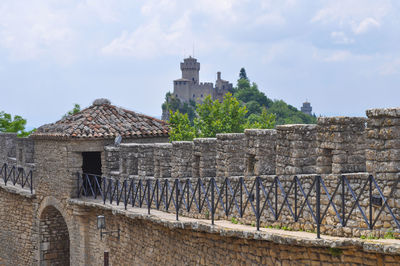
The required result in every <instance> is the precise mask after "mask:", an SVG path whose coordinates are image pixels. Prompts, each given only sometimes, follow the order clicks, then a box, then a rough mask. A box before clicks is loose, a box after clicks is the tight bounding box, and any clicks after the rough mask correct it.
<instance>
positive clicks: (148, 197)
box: [147, 179, 151, 215]
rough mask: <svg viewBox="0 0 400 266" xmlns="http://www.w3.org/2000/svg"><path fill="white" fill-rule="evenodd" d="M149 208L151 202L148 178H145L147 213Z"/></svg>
mask: <svg viewBox="0 0 400 266" xmlns="http://www.w3.org/2000/svg"><path fill="white" fill-rule="evenodd" d="M150 208H151V203H150V179H147V214H149V215H150Z"/></svg>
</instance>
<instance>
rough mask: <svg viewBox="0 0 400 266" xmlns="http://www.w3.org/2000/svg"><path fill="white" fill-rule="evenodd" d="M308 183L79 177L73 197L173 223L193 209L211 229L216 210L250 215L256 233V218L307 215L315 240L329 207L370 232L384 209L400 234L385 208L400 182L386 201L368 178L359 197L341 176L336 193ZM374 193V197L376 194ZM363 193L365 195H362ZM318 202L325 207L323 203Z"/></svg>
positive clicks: (343, 220) (341, 218)
mask: <svg viewBox="0 0 400 266" xmlns="http://www.w3.org/2000/svg"><path fill="white" fill-rule="evenodd" d="M310 178H311V180H309V181H310V182H309V184H308V185H307V184H304V180H303V179H301V178H299V177H297V176H294V177H291V178H289V179H284V178H280V177H278V176H276V177H274V178H273V179H272V180H265V179H262V178H260V177H256V178H255V179H254V180H245V179H244V178H242V177H240V178H235V177H230V178H223V179H216V178H207V179H205V178H203V179H200V178H197V179H196V178H187V179H166V178H129V179H124V180H121V181H120V180H118V179H113V178H107V177H101V176H96V175H91V174H81V173H78V174H77V185H78V195H77V196H78V198H79V197H81V196H83V197H93V198H94V199H97V198H101V199H102V201H103V203H104V204H105V203H106V202H109V203H110V204H112V203H113V202H115V203H116V204H117V205H119V204H120V203H122V204H124V207H125V209H127V207H128V206H132V207H140V208H142V207H147V209H148V214H150V210H151V208H152V207H153V208H155V209H157V210H160V209H161V208H162V207H163V209H164V210H166V211H168V210H170V209H172V210H174V211H175V213H176V220H178V219H179V212H180V211H187V212H190V211H191V210H193V209H194V210H195V211H197V212H198V213H202V211H204V210H206V211H208V213H209V214H210V215H211V223H212V224H214V216H215V214H216V211H217V210H218V208H219V209H220V210H222V211H223V212H224V214H225V215H226V216H227V217H228V216H229V215H233V214H234V212H236V214H238V215H239V216H240V217H243V216H244V214H245V213H246V211H251V212H252V214H253V215H254V216H255V218H256V226H257V230H259V229H260V218H261V217H262V215H263V214H264V215H269V216H268V217H270V218H271V219H273V220H275V221H279V219H280V218H281V219H284V218H283V210H284V207H286V208H285V209H286V210H285V212H286V213H285V215H286V216H287V215H289V216H290V217H291V218H292V219H293V221H295V222H298V221H299V219H300V218H302V217H303V218H304V217H305V216H307V215H311V220H312V221H313V222H314V224H315V225H316V227H317V237H318V238H319V237H320V227H321V223H322V221H323V220H324V219H325V218H326V217H327V214H328V209H329V208H330V207H332V208H333V210H334V216H336V217H337V219H338V221H339V223H340V225H341V226H343V227H344V226H346V225H347V223H348V221H349V220H350V218H352V219H353V218H354V215H356V214H355V210H358V211H359V214H361V217H357V218H359V219H361V221H363V223H365V225H366V227H367V228H368V229H374V227H375V226H376V223H377V222H378V221H379V217H381V214H382V212H383V211H384V210H385V209H386V210H387V213H386V214H387V215H389V216H390V217H391V219H392V222H393V223H394V224H395V226H396V227H397V228H398V229H399V230H400V223H399V219H398V218H397V217H396V215H395V214H394V212H393V209H392V207H390V206H389V203H388V200H389V199H392V198H393V194H394V193H395V191H396V190H397V185H398V183H399V181H400V178H397V180H396V181H394V182H393V184H392V186H391V189H390V193H389V195H387V197H385V196H384V193H383V192H382V189H381V188H380V187H379V185H378V182H377V181H376V180H375V178H374V177H373V176H372V175H369V176H368V178H366V180H364V181H363V182H362V185H361V189H358V193H356V190H354V189H353V187H352V185H351V184H350V182H349V179H348V177H346V176H345V175H341V176H338V180H337V182H336V183H337V184H336V186H335V188H334V189H333V186H331V187H330V188H331V189H330V190H331V191H329V189H328V187H327V186H326V185H325V182H324V179H323V178H321V176H313V177H310ZM302 181H303V183H302ZM310 183H311V185H310ZM366 188H367V190H366ZM373 188H375V190H374V189H373ZM332 190H333V192H332ZM373 191H374V192H375V194H377V195H374V194H373ZM376 192H377V193H376ZM365 193H368V195H367V196H365V195H364V194H365ZM311 195H312V196H311ZM362 196H364V198H368V203H367V206H365V201H364V203H361V197H362ZM321 200H323V201H324V204H321ZM349 202H352V204H349ZM362 205H364V206H362ZM373 207H374V210H373ZM266 212H268V214H267V213H266ZM386 214H385V215H386ZM374 216H375V218H374Z"/></svg>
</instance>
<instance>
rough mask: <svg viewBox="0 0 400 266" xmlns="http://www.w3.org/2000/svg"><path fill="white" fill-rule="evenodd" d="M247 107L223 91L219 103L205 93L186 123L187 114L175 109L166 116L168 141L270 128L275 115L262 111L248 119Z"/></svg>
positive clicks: (273, 122) (272, 125)
mask: <svg viewBox="0 0 400 266" xmlns="http://www.w3.org/2000/svg"><path fill="white" fill-rule="evenodd" d="M246 113H247V108H246V106H243V105H241V104H240V102H239V101H238V100H237V99H236V98H235V97H233V96H232V94H230V93H227V94H226V95H225V96H224V100H223V102H222V103H220V102H219V101H218V100H215V101H213V100H212V99H211V96H207V97H206V98H205V100H204V102H203V103H202V104H198V105H197V108H196V115H197V116H196V118H195V119H194V123H193V125H191V124H190V121H189V119H188V116H187V114H181V113H180V112H179V111H177V112H175V113H173V112H171V116H170V121H169V122H170V128H171V131H170V140H171V141H174V140H192V139H193V138H195V137H197V138H199V137H202V138H206V137H215V136H216V134H218V133H241V132H243V131H244V129H245V128H273V127H274V125H275V116H274V115H271V114H267V113H266V112H264V111H263V112H262V114H261V115H259V116H256V117H253V120H252V121H250V120H249V119H248V118H246Z"/></svg>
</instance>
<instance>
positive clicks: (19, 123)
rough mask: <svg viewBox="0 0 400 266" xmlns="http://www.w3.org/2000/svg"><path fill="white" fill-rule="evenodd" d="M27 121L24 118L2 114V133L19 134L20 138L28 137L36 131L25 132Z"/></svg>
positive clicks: (0, 127)
mask: <svg viewBox="0 0 400 266" xmlns="http://www.w3.org/2000/svg"><path fill="white" fill-rule="evenodd" d="M25 126H26V119H24V118H23V117H22V116H19V115H14V117H12V115H11V114H8V113H5V112H0V132H9V133H17V136H18V137H27V136H29V135H30V134H31V133H33V132H34V131H35V130H36V129H32V130H30V131H25Z"/></svg>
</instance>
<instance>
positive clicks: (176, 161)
mask: <svg viewBox="0 0 400 266" xmlns="http://www.w3.org/2000/svg"><path fill="white" fill-rule="evenodd" d="M192 156H193V142H192V141H174V142H172V160H171V165H172V167H171V176H172V177H173V178H182V177H192Z"/></svg>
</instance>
